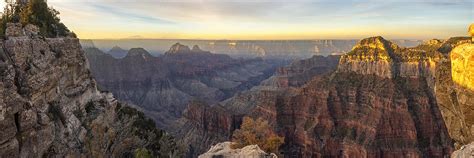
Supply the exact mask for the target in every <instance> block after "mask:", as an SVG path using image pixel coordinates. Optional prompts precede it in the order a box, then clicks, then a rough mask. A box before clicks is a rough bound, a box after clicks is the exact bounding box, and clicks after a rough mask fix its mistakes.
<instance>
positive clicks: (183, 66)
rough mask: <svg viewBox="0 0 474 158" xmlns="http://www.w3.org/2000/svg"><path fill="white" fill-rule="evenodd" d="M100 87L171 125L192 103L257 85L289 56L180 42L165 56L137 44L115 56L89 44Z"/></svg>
mask: <svg viewBox="0 0 474 158" xmlns="http://www.w3.org/2000/svg"><path fill="white" fill-rule="evenodd" d="M85 52H86V56H87V58H88V59H89V63H90V66H91V71H92V74H93V75H94V76H95V77H96V80H97V82H98V83H99V89H101V90H104V91H109V92H112V93H113V94H114V95H115V96H116V97H117V98H118V99H119V100H123V101H125V102H129V103H132V104H135V105H138V107H137V108H140V109H142V111H143V112H145V113H146V114H147V116H150V117H152V118H154V120H155V121H156V123H157V125H158V127H160V128H164V129H167V130H169V131H173V129H171V128H170V127H171V125H172V124H174V121H176V120H177V119H179V118H180V117H181V116H182V112H183V110H184V109H185V108H186V106H187V104H188V103H189V102H190V101H194V100H200V101H203V102H206V103H208V104H214V103H217V102H219V101H222V100H224V99H227V98H229V97H232V96H233V95H234V94H236V93H239V92H241V91H244V90H247V89H250V88H252V87H253V86H255V85H258V84H259V83H260V81H262V80H264V79H266V78H268V77H269V76H271V75H272V74H273V72H274V71H275V70H276V68H277V67H279V66H280V65H283V64H285V63H286V62H287V61H284V60H264V59H261V58H251V59H242V58H239V59H234V58H231V57H230V56H228V55H224V54H214V53H211V52H208V51H203V50H201V49H200V48H199V47H198V46H194V47H193V48H189V47H188V46H185V45H182V44H179V43H176V44H174V45H173V46H172V47H171V48H170V49H169V51H167V52H166V53H165V54H164V55H163V56H160V57H154V56H152V55H151V54H150V53H148V52H147V51H146V50H145V49H143V48H132V49H130V50H129V51H128V53H127V55H126V56H125V57H124V58H121V59H116V58H114V57H113V56H111V55H109V54H106V53H104V52H102V51H100V50H99V49H97V48H85Z"/></svg>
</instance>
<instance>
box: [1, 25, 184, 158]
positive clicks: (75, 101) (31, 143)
mask: <svg viewBox="0 0 474 158" xmlns="http://www.w3.org/2000/svg"><path fill="white" fill-rule="evenodd" d="M37 30H38V29H37V28H36V27H35V26H32V25H27V26H26V27H24V28H22V27H21V25H17V24H9V25H8V28H7V31H6V32H7V40H2V41H1V42H0V45H1V47H2V48H3V49H1V50H0V92H2V93H1V95H0V128H2V130H0V157H129V156H132V155H134V154H135V153H136V152H137V151H141V152H147V153H150V154H153V155H155V156H158V157H168V156H170V155H171V156H172V155H173V154H175V153H176V147H175V146H174V145H173V144H174V142H173V139H172V138H171V137H170V136H169V135H167V134H166V133H165V132H163V131H161V130H158V129H156V128H155V125H154V123H153V121H151V120H150V119H148V118H146V117H145V116H144V114H143V113H141V112H138V111H137V110H135V109H133V108H131V107H129V106H128V105H127V104H124V103H121V102H118V101H117V100H116V99H115V98H114V97H113V96H112V94H110V93H102V92H99V91H98V90H97V88H96V82H95V80H94V79H93V76H92V74H91V73H90V71H89V69H88V63H87V59H86V58H85V56H84V52H83V51H82V49H81V46H80V44H79V39H77V38H71V37H65V38H43V37H41V36H39V35H38V34H37Z"/></svg>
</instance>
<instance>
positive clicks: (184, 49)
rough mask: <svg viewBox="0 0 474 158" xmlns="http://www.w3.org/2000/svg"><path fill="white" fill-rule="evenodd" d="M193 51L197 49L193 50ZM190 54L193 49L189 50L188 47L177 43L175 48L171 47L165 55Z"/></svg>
mask: <svg viewBox="0 0 474 158" xmlns="http://www.w3.org/2000/svg"><path fill="white" fill-rule="evenodd" d="M193 49H195V48H193ZM193 51H194V50H193ZM189 52H192V51H191V49H189V47H188V46H185V45H182V44H180V43H176V44H174V45H173V46H171V48H170V50H168V51H167V52H166V53H165V54H167V55H171V54H178V53H189Z"/></svg>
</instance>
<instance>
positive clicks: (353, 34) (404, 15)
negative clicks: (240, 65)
mask: <svg viewBox="0 0 474 158" xmlns="http://www.w3.org/2000/svg"><path fill="white" fill-rule="evenodd" d="M1 2H2V3H3V0H2V1H1ZM48 3H49V4H50V5H51V6H53V7H54V8H55V9H57V10H59V11H60V12H61V19H62V20H63V22H64V23H65V24H66V25H67V26H68V27H69V28H70V29H71V30H73V31H74V32H76V33H77V34H78V35H79V37H80V38H192V39H348V38H352V39H354V38H363V37H368V36H375V35H382V36H384V37H386V38H392V39H393V38H403V39H428V38H447V37H451V36H460V35H467V33H466V32H467V26H468V25H469V24H470V23H472V22H474V11H473V8H474V4H473V1H472V0H339V1H336V0H48Z"/></svg>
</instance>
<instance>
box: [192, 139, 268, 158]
mask: <svg viewBox="0 0 474 158" xmlns="http://www.w3.org/2000/svg"><path fill="white" fill-rule="evenodd" d="M231 145H232V142H223V143H219V144H216V145H214V146H212V147H211V149H209V151H207V152H206V153H204V154H202V155H200V156H199V158H214V157H223V158H242V157H247V158H277V156H276V155H275V154H273V153H271V154H267V153H265V152H264V151H263V150H262V149H260V148H259V147H258V145H249V146H246V147H243V148H242V149H232V148H231Z"/></svg>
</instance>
